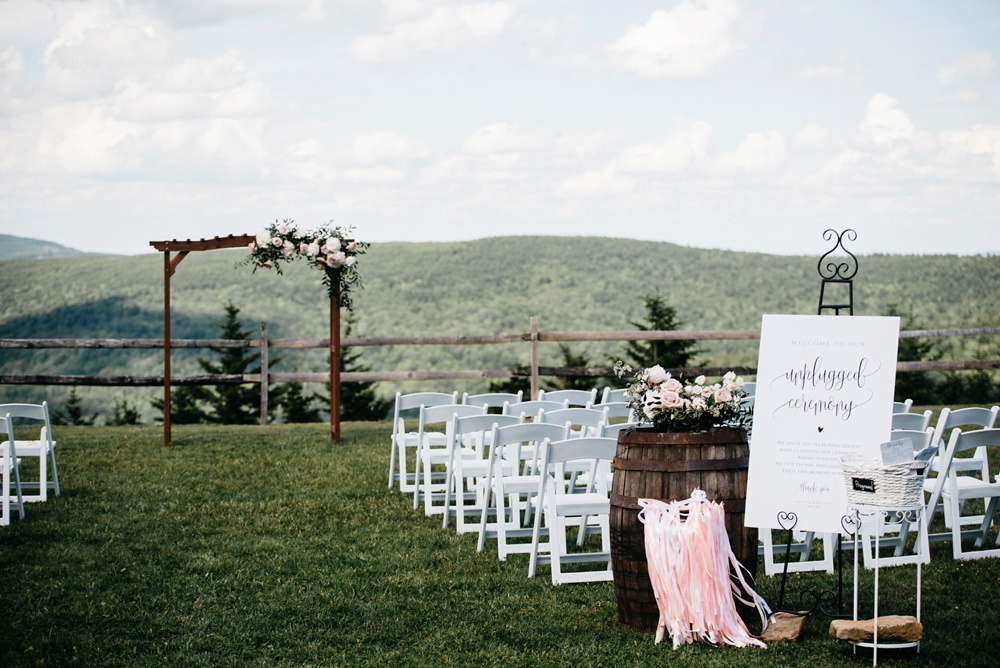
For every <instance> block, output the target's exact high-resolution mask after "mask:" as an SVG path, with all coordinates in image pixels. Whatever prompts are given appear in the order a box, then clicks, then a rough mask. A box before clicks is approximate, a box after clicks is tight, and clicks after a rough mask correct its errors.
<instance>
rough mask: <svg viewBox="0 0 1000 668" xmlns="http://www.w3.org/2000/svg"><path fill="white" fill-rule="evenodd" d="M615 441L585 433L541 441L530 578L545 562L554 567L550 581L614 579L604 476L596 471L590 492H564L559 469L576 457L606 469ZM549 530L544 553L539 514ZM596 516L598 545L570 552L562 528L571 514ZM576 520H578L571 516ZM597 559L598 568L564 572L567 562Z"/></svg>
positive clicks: (574, 515) (568, 521)
mask: <svg viewBox="0 0 1000 668" xmlns="http://www.w3.org/2000/svg"><path fill="white" fill-rule="evenodd" d="M617 445H618V444H617V443H616V442H615V440H614V439H611V438H601V437H600V436H589V437H583V438H569V439H566V440H562V441H545V442H543V443H542V457H541V471H542V479H541V480H540V481H539V485H538V495H537V496H536V498H535V501H536V503H537V504H538V507H537V509H536V513H535V523H534V527H533V529H534V530H533V532H532V537H531V558H530V562H529V565H528V577H529V578H531V577H534V576H535V572H536V569H537V567H538V565H539V564H545V563H548V564H549V565H550V566H551V567H552V584H564V583H570V582H601V581H608V580H611V579H612V574H611V530H610V512H611V503H610V501H609V497H608V487H607V485H606V484H605V483H604V480H605V476H604V475H596V476H595V478H596V480H597V484H596V486H595V489H594V491H592V492H588V493H568V492H566V486H565V481H564V480H563V473H562V471H563V469H564V467H565V466H566V465H568V464H570V463H572V462H574V461H580V460H583V461H588V462H589V461H596V462H598V467H599V468H601V469H604V470H609V469H610V467H611V460H612V459H614V456H615V450H616V448H617ZM543 517H544V520H545V526H546V528H547V529H548V534H549V535H548V538H549V539H548V543H547V546H548V554H544V553H543V552H544V551H545V545H543V543H542V542H541V529H542V518H543ZM584 517H594V518H599V524H600V528H601V549H600V550H599V551H584V552H573V553H570V552H569V550H568V549H567V545H566V527H567V525H568V524H569V523H570V521H571V518H584ZM574 524H577V525H579V519H576V520H575V521H574ZM588 562H590V563H594V562H596V563H601V564H605V568H603V569H601V570H584V571H572V572H567V571H564V570H563V567H564V566H565V565H567V564H578V563H588Z"/></svg>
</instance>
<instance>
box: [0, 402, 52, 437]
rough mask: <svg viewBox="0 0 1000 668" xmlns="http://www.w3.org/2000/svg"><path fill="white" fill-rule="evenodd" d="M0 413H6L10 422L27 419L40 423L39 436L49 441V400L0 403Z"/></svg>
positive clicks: (50, 424) (50, 429) (50, 427)
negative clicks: (35, 402) (34, 402)
mask: <svg viewBox="0 0 1000 668" xmlns="http://www.w3.org/2000/svg"><path fill="white" fill-rule="evenodd" d="M0 415H6V416H8V418H9V419H10V420H11V421H12V423H14V422H17V421H18V420H28V421H31V422H40V423H42V430H41V438H42V440H47V441H49V442H50V443H51V441H52V423H51V422H50V421H49V402H47V401H43V402H42V403H40V404H0Z"/></svg>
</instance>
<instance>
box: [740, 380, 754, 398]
mask: <svg viewBox="0 0 1000 668" xmlns="http://www.w3.org/2000/svg"><path fill="white" fill-rule="evenodd" d="M743 391H744V392H746V394H747V396H748V397H752V396H754V395H756V394H757V383H756V382H754V381H747V382H745V383H743Z"/></svg>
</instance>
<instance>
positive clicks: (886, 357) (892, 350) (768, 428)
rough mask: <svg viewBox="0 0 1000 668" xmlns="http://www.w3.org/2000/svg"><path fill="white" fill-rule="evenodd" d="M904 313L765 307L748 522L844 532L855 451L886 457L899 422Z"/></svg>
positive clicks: (808, 529)
mask: <svg viewBox="0 0 1000 668" xmlns="http://www.w3.org/2000/svg"><path fill="white" fill-rule="evenodd" d="M898 344H899V318H896V317H868V316H839V317H838V316H829V315H827V316H818V315H816V316H803V315H765V316H764V318H763V322H762V324H761V335H760V355H759V358H758V362H757V389H756V395H755V399H754V416H753V432H752V435H751V439H750V471H749V475H748V479H747V505H746V524H747V526H752V527H758V528H771V529H778V528H787V525H785V526H783V525H782V523H779V521H778V516H779V514H780V513H794V514H795V515H796V517H797V523H796V525H795V528H796V529H800V530H803V531H816V532H822V533H840V532H841V531H842V529H841V518H842V517H843V516H844V515H845V514H847V510H848V508H847V492H846V491H845V488H844V481H843V476H842V475H841V471H840V460H841V458H842V457H844V456H845V455H860V456H862V457H865V458H869V459H874V460H881V458H882V455H881V451H880V447H879V446H880V444H881V443H883V442H884V441H887V440H889V434H890V431H891V429H892V399H893V390H894V387H895V383H896V352H897V348H898Z"/></svg>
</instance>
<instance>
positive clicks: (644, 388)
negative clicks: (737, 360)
mask: <svg viewBox="0 0 1000 668" xmlns="http://www.w3.org/2000/svg"><path fill="white" fill-rule="evenodd" d="M628 374H632V377H633V379H634V380H633V382H632V383H631V384H630V385H629V386H628V388H627V389H626V392H625V396H626V397H627V398H628V404H629V408H630V409H631V410H632V415H633V416H634V417H635V419H636V421H637V422H639V423H640V424H642V423H651V424H652V426H653V428H654V429H657V430H658V431H667V432H694V431H711V430H713V429H718V428H721V427H734V428H737V429H746V430H748V431H749V429H750V422H751V418H752V411H751V409H750V408H749V407H748V406H745V405H744V404H743V398H744V397H746V396H747V393H746V392H744V391H743V379H742V378H740V377H739V376H737V375H736V374H735V373H734V372H732V371H730V372H728V373H727V374H726V375H725V376H723V378H722V382H721V383H715V384H712V385H709V384H707V382H706V379H705V376H698V377H697V378H695V379H694V381H690V380H684V381H682V380H681V379H679V378H674V377H673V376H671V375H670V372H668V371H666V370H665V369H664V368H663V367H662V366H660V365H659V364H657V365H656V366H652V367H649V368H648V369H643V370H641V371H637V372H635V373H632V368H631V367H630V366H628V365H627V364H625V363H624V362H618V363H617V364H615V375H617V376H618V377H619V378H624V377H625V376H626V375H628Z"/></svg>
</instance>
